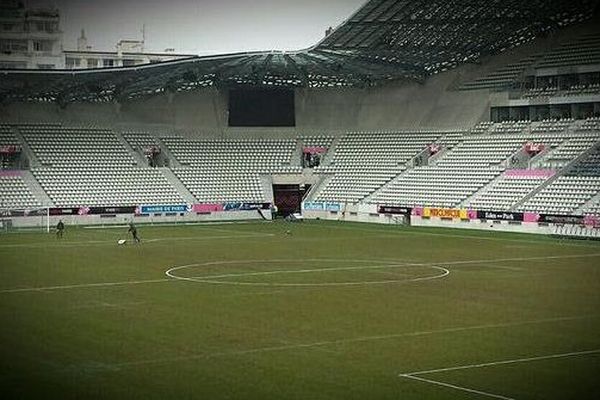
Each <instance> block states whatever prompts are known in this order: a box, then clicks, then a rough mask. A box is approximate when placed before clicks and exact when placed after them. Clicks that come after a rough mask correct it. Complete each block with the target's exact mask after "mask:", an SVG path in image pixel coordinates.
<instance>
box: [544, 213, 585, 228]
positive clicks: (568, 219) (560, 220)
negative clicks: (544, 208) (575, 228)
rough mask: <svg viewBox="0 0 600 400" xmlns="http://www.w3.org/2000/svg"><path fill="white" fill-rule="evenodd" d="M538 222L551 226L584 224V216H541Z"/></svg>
mask: <svg viewBox="0 0 600 400" xmlns="http://www.w3.org/2000/svg"><path fill="white" fill-rule="evenodd" d="M538 222H548V223H551V224H572V225H581V224H583V216H581V215H557V214H540V218H539V219H538Z"/></svg>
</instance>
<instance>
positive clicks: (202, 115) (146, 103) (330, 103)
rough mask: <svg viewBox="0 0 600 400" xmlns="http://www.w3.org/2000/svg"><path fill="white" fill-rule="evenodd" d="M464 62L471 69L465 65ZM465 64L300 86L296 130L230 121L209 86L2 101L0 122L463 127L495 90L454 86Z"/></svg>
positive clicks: (484, 110)
mask: <svg viewBox="0 0 600 400" xmlns="http://www.w3.org/2000/svg"><path fill="white" fill-rule="evenodd" d="M463 68H470V66H465V67H463ZM461 72H462V69H460V68H459V69H457V70H453V71H449V72H446V73H443V74H439V75H436V76H433V77H431V78H429V79H427V80H426V82H425V83H423V84H420V83H402V84H401V83H391V84H388V85H386V86H382V87H374V88H366V89H297V90H296V125H297V126H296V128H268V129H262V128H250V129H247V128H231V129H229V128H228V127H227V91H224V90H222V91H219V90H217V89H215V88H205V89H200V90H197V91H192V92H185V93H176V94H160V95H156V96H153V97H148V98H144V99H140V100H134V101H128V102H123V103H122V104H113V103H109V104H106V103H74V104H69V105H67V106H66V107H64V108H61V107H59V106H58V105H56V104H53V103H41V104H36V103H16V104H8V105H2V106H0V122H36V121H39V122H47V121H48V122H65V123H70V124H89V123H96V124H105V125H116V124H149V125H164V126H167V127H170V128H172V129H177V130H183V131H192V132H195V134H198V133H199V134H205V135H210V136H215V135H221V136H223V135H225V134H230V135H232V136H236V137H237V136H239V135H248V134H250V135H251V134H253V132H258V131H261V132H271V133H272V134H273V136H277V135H279V137H281V135H283V136H286V135H289V136H293V135H295V134H296V133H297V132H302V133H307V132H308V133H312V132H314V133H318V132H322V131H342V130H378V129H398V128H417V127H433V128H435V127H446V128H456V127H463V126H471V125H473V124H475V123H477V122H479V121H480V120H487V119H489V93H488V91H486V90H483V91H468V92H466V91H453V90H449V89H451V88H452V86H453V84H454V83H455V81H456V79H457V78H458V77H459V76H460V74H461Z"/></svg>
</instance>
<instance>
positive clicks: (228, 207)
mask: <svg viewBox="0 0 600 400" xmlns="http://www.w3.org/2000/svg"><path fill="white" fill-rule="evenodd" d="M270 207H271V203H225V204H223V210H224V211H251V210H268V209H269V208H270Z"/></svg>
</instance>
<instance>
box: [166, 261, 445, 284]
mask: <svg viewBox="0 0 600 400" xmlns="http://www.w3.org/2000/svg"><path fill="white" fill-rule="evenodd" d="M307 261H317V262H320V263H323V262H368V261H364V260H343V259H338V260H336V259H309V260H245V261H229V262H225V263H227V264H236V263H240V264H256V263H273V262H288V263H290V262H292V263H293V262H307ZM372 261H375V260H372ZM216 264H219V263H215V262H208V263H199V264H187V265H181V266H177V267H173V268H170V269H168V270H167V271H166V272H165V275H167V276H169V277H171V278H174V279H180V280H185V281H191V282H201V283H211V284H220V285H242V286H278V287H307V286H308V287H310V286H357V285H380V284H389V283H399V282H417V281H425V280H431V279H438V278H443V277H445V276H446V275H448V274H450V271H448V270H447V269H446V268H443V267H440V266H437V265H427V266H426V267H429V268H432V269H436V270H438V271H441V273H438V274H436V275H430V276H424V277H417V278H412V279H396V280H385V281H357V282H328V283H319V282H316V283H268V282H239V281H215V279H220V278H231V277H234V278H237V277H244V276H264V275H282V274H306V273H314V272H328V271H354V270H370V269H383V268H402V267H408V266H412V265H413V264H400V263H391V264H384V265H366V266H355V267H334V268H309V269H300V270H276V271H261V272H242V273H231V274H222V275H207V276H195V277H182V276H179V275H175V274H174V273H173V272H174V271H177V270H181V269H187V268H191V267H195V266H198V267H202V266H209V265H216ZM418 266H421V265H418Z"/></svg>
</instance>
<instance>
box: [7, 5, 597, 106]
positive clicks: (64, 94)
mask: <svg viewBox="0 0 600 400" xmlns="http://www.w3.org/2000/svg"><path fill="white" fill-rule="evenodd" d="M599 2H600V0H570V1H564V0H528V1H523V0H370V1H368V2H366V3H365V4H364V5H363V6H362V7H361V8H360V9H359V10H358V11H357V12H356V13H354V14H353V15H352V16H351V17H350V18H349V19H347V20H346V21H345V22H344V23H343V24H341V25H340V26H338V27H337V28H336V29H335V30H334V31H333V32H332V33H331V34H330V35H328V36H327V37H326V38H325V39H323V40H322V41H321V42H319V43H317V44H316V45H315V46H313V47H311V48H308V49H305V50H300V51H295V52H252V53H237V54H226V55H216V56H204V57H190V58H189V59H184V60H177V61H169V62H164V63H160V64H150V65H144V66H135V67H122V68H103V69H93V70H70V71H41V70H27V71H25V70H2V71H0V76H1V78H0V100H2V101H57V102H59V103H60V104H67V103H69V102H72V101H112V100H127V99H133V98H137V97H140V96H146V95H152V94H156V93H162V92H165V91H173V92H179V91H187V90H193V89H195V88H198V87H207V86H216V87H232V86H261V87H344V86H358V87H364V86H372V85H376V84H380V83H382V82H385V81H390V80H415V81H423V80H424V79H425V78H426V77H427V76H429V75H432V74H435V73H438V72H441V71H445V70H447V69H450V68H454V67H456V66H457V65H460V64H463V63H467V62H474V61H477V60H479V59H480V58H481V57H484V56H488V55H493V54H497V53H500V52H502V51H504V50H506V49H509V48H513V47H516V46H519V45H521V44H523V43H526V42H528V41H530V40H532V39H535V38H536V37H539V36H542V35H546V34H548V33H550V32H553V31H556V30H558V29H560V28H562V27H565V26H567V25H570V24H573V23H577V22H581V21H584V20H586V19H589V18H591V17H592V16H593V15H594V13H595V12H596V11H597V6H598V3H599Z"/></svg>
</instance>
